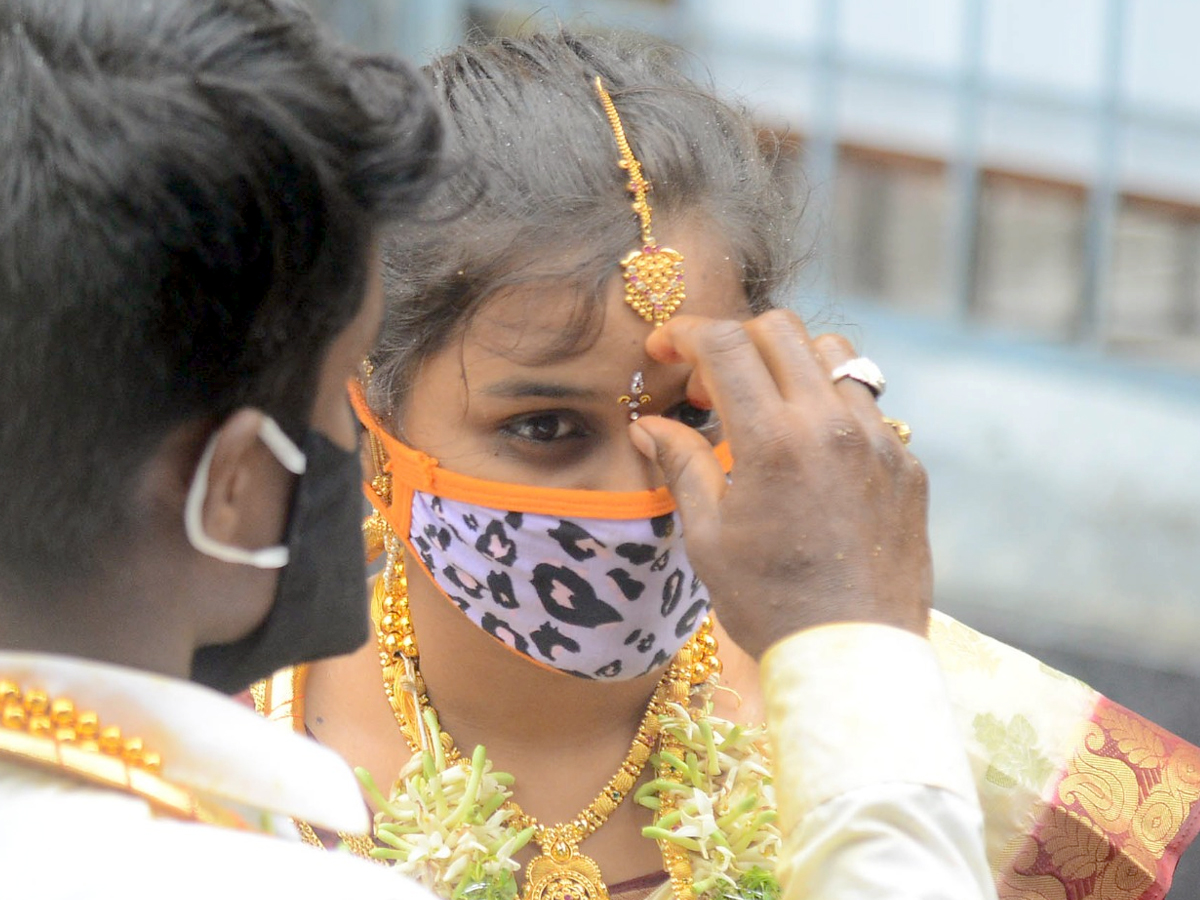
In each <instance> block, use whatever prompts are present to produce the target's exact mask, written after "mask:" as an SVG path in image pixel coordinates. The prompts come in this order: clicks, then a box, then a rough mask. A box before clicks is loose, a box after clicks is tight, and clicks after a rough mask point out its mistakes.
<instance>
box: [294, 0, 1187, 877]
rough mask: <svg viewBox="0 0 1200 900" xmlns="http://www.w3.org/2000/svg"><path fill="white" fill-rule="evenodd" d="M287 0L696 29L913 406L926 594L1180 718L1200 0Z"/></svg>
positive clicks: (823, 281) (436, 34) (380, 30)
mask: <svg viewBox="0 0 1200 900" xmlns="http://www.w3.org/2000/svg"><path fill="white" fill-rule="evenodd" d="M311 2H313V3H314V5H315V6H317V7H319V9H320V11H321V12H322V14H323V15H325V16H326V17H327V18H328V19H329V20H330V21H332V22H333V23H335V25H336V26H337V27H338V28H339V29H340V30H341V31H342V32H343V33H344V34H345V35H347V36H348V37H349V38H350V39H352V40H354V41H356V42H358V43H361V44H364V45H369V46H375V47H382V48H387V49H393V50H400V51H401V52H403V53H405V54H407V55H408V56H409V57H411V58H415V59H421V58H425V57H427V56H428V55H429V53H430V52H431V51H436V50H437V49H439V48H445V47H448V46H450V45H452V44H454V43H457V42H458V41H460V40H462V39H463V38H464V37H465V36H467V35H468V34H471V33H511V32H516V31H521V30H528V29H530V28H531V27H536V26H538V25H541V26H550V27H553V26H554V25H555V24H556V22H562V23H564V24H566V25H569V26H570V27H572V28H577V29H585V30H602V29H607V28H614V27H616V28H635V29H639V30H645V31H650V32H653V33H656V34H659V35H661V36H662V37H664V38H665V39H667V40H670V41H672V42H674V43H677V44H679V45H681V46H683V47H685V48H687V49H689V50H690V51H692V52H693V54H694V57H695V60H696V66H697V72H698V73H700V74H704V73H705V72H707V73H711V77H712V79H713V80H714V81H715V83H716V84H717V86H718V87H719V88H720V89H721V90H722V91H725V92H728V93H730V94H735V95H738V96H741V97H742V98H744V99H745V100H746V101H747V102H748V104H749V105H750V106H751V108H752V109H753V110H754V112H755V114H756V115H757V117H758V119H759V121H760V122H761V124H762V126H763V127H764V128H765V129H770V130H772V131H774V132H775V133H776V134H777V135H779V136H780V137H781V138H782V145H781V146H782V148H783V151H784V159H783V160H782V161H781V166H783V167H784V174H793V175H799V176H800V177H802V178H803V179H804V180H805V183H806V185H807V189H808V190H809V191H810V196H811V200H810V207H809V214H808V216H807V224H806V235H805V236H806V239H808V240H810V241H811V242H812V245H813V248H814V253H813V261H812V263H811V264H810V265H809V266H808V268H807V270H806V277H805V279H804V283H803V285H802V287H801V289H800V291H799V293H798V295H797V296H796V297H795V304H796V307H797V308H798V309H800V310H801V311H803V313H804V314H805V315H806V316H807V317H808V318H810V319H811V320H814V321H816V322H818V323H821V324H823V325H825V326H828V327H837V328H842V329H844V330H846V331H847V332H848V333H849V334H850V336H851V337H852V338H853V339H854V340H855V341H856V342H857V343H858V344H859V346H860V348H861V349H863V350H864V351H865V352H866V353H868V354H869V355H871V356H872V358H874V359H875V360H876V361H877V362H879V363H880V364H881V365H882V366H883V368H884V370H885V371H886V372H887V374H888V376H889V380H890V382H891V384H890V387H889V394H888V396H887V397H886V398H885V400H884V404H883V405H884V407H885V408H886V409H887V411H888V412H889V413H891V414H893V415H897V416H901V417H902V418H905V419H907V420H908V421H910V422H911V424H912V426H913V429H914V433H915V443H914V449H915V450H916V451H917V452H918V453H919V455H920V456H921V458H922V459H923V460H924V461H925V463H926V464H927V466H928V468H929V470H930V472H931V476H932V478H933V491H934V495H933V506H932V529H933V535H934V552H935V558H936V564H937V581H938V602H939V605H940V606H942V607H943V608H946V609H948V610H949V611H951V612H952V613H954V614H956V615H958V616H959V617H960V618H962V619H964V620H965V621H967V622H969V623H971V624H975V625H977V626H979V627H982V628H984V629H985V630H988V631H990V632H992V633H994V634H996V635H997V636H999V637H1001V638H1004V639H1006V640H1009V641H1010V642H1012V643H1016V644H1018V645H1021V646H1024V647H1027V648H1029V649H1031V650H1033V651H1035V652H1037V653H1038V654H1039V655H1041V656H1042V657H1043V658H1046V659H1047V660H1049V661H1051V662H1053V663H1055V664H1057V665H1059V666H1060V667H1063V668H1067V669H1068V670H1070V671H1072V672H1073V673H1074V674H1077V675H1080V676H1081V677H1084V678H1085V679H1086V680H1089V681H1090V682H1091V683H1093V684H1095V685H1096V686H1097V687H1099V688H1100V689H1102V690H1104V691H1105V692H1106V693H1108V694H1110V695H1111V696H1113V697H1114V698H1116V699H1118V700H1121V701H1123V702H1125V703H1127V704H1129V705H1131V706H1133V707H1135V708H1137V709H1138V710H1139V711H1142V712H1146V713H1147V714H1150V715H1151V716H1155V717H1157V718H1158V719H1159V720H1160V721H1162V722H1164V724H1167V725H1168V726H1169V727H1172V728H1174V729H1175V730H1176V731H1178V732H1180V733H1181V734H1184V735H1186V736H1187V737H1189V738H1190V739H1191V740H1193V741H1200V691H1197V689H1196V688H1197V686H1198V684H1200V682H1198V681H1197V678H1200V475H1198V474H1197V470H1198V469H1200V52H1198V51H1197V49H1196V40H1197V36H1198V35H1200V3H1197V2H1195V0H904V2H897V0H737V2H732V0H641V2H638V0H610V2H602V0H592V2H583V0H527V2H526V0H311ZM1197 868H1200V866H1198V867H1197ZM1185 874H1186V873H1185ZM1187 878H1189V879H1191V878H1192V875H1190V874H1187ZM1190 883H1191V884H1192V885H1193V886H1192V887H1186V885H1184V884H1183V883H1182V882H1181V884H1180V885H1179V886H1177V888H1176V889H1175V890H1173V891H1172V896H1177V897H1183V896H1189V897H1190V896H1200V887H1197V886H1196V881H1195V880H1193V881H1191V882H1190Z"/></svg>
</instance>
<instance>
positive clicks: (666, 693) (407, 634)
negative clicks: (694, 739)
mask: <svg viewBox="0 0 1200 900" xmlns="http://www.w3.org/2000/svg"><path fill="white" fill-rule="evenodd" d="M384 545H385V548H386V549H387V551H388V562H387V566H386V567H385V568H384V570H383V573H382V575H381V577H380V578H379V579H378V580H377V581H376V583H375V596H374V603H373V613H374V617H375V622H376V633H377V636H378V641H379V657H380V666H381V669H382V672H383V687H384V693H385V695H386V696H387V700H388V704H389V705H390V706H391V708H392V713H393V714H394V715H395V717H396V723H397V724H398V725H399V727H400V730H401V732H402V733H403V734H404V737H405V739H406V740H407V741H408V743H409V746H410V747H411V748H412V749H413V751H414V752H421V751H422V750H424V749H426V748H427V747H428V743H429V740H430V735H429V733H428V731H427V730H426V728H425V724H424V715H423V712H424V710H426V709H432V705H431V704H430V701H429V696H428V694H427V693H426V690H425V682H424V679H423V678H422V677H421V673H420V668H419V659H420V653H419V650H418V647H417V640H416V634H415V633H414V631H413V626H412V619H411V617H410V615H409V610H408V578H407V575H406V573H405V568H404V555H403V550H402V547H401V544H400V540H399V538H398V537H397V536H396V535H395V533H394V532H390V531H389V533H388V534H387V535H386V537H385V538H384ZM716 651H717V641H716V638H715V637H714V636H713V634H712V621H711V619H706V620H705V621H704V623H703V624H702V626H701V628H700V630H699V631H698V632H697V633H696V635H694V636H693V637H692V638H691V639H690V640H689V641H688V643H687V644H686V645H685V646H684V648H683V649H682V650H681V651H680V652H679V653H678V654H677V655H676V657H675V659H674V660H673V661H672V663H671V665H670V667H669V668H668V669H667V672H666V674H665V675H663V677H662V679H661V680H660V681H659V683H658V686H657V687H656V688H655V691H654V695H653V696H652V697H651V700H650V702H649V704H648V705H647V707H646V712H645V715H644V716H643V717H642V721H641V723H640V724H639V726H638V729H637V733H636V734H635V735H634V738H633V741H632V742H631V743H630V747H629V752H628V753H627V754H626V756H625V759H624V760H623V761H622V762H621V765H620V767H619V768H618V769H617V772H616V774H615V775H613V777H612V778H610V779H609V781H608V783H607V784H605V786H604V787H603V788H602V789H601V790H600V792H599V793H598V794H597V795H596V797H595V798H594V799H593V800H592V802H591V803H589V804H588V805H587V806H586V807H585V808H584V809H583V810H582V811H581V812H580V813H579V815H578V816H576V817H575V818H574V819H571V820H569V821H567V822H561V823H558V824H555V825H545V824H542V823H540V822H538V821H537V819H536V818H534V817H533V816H531V815H529V814H528V813H526V812H525V811H524V810H522V809H521V807H520V806H519V805H518V804H517V803H516V802H515V801H513V800H509V801H508V803H507V804H506V805H507V806H508V807H509V808H510V809H511V810H512V811H513V812H514V814H515V815H514V816H513V817H512V823H513V825H514V827H516V828H518V829H521V830H523V829H525V828H529V827H533V828H534V829H535V830H534V840H535V841H536V842H537V843H538V845H539V846H540V847H541V850H542V855H541V856H539V857H537V858H535V859H534V860H533V861H532V862H531V863H530V864H529V868H528V870H527V872H526V879H525V881H526V885H525V892H524V897H525V900H557V898H562V897H567V896H572V897H576V898H579V900H605V898H607V897H608V890H607V887H606V886H605V884H604V882H603V879H602V877H601V874H600V869H599V867H598V866H597V865H596V863H595V861H594V860H592V859H590V858H589V857H587V856H584V855H583V854H581V853H579V851H578V848H577V846H576V845H577V844H579V842H581V841H582V840H583V839H584V838H586V837H587V836H589V835H590V834H592V833H594V832H595V831H596V829H598V828H599V827H600V826H601V825H603V824H604V823H605V822H606V821H607V820H608V817H609V816H610V815H612V813H613V812H614V811H615V810H616V808H617V807H618V806H619V805H620V804H621V802H622V801H623V800H624V799H625V797H626V796H627V795H628V793H629V791H630V790H631V789H632V788H633V786H634V784H635V783H636V782H637V780H638V778H639V777H640V776H641V773H642V771H643V769H644V768H645V766H646V763H647V761H648V760H649V759H650V755H651V753H652V752H653V748H654V745H655V743H656V742H657V741H658V740H659V738H660V731H661V727H660V721H661V717H662V715H663V714H664V713H665V712H666V711H667V708H668V705H669V704H672V703H677V704H681V705H686V704H687V703H688V701H689V697H690V694H691V690H692V687H693V686H694V685H699V684H704V683H706V682H708V680H709V679H710V678H711V677H712V676H713V675H715V674H717V673H719V672H720V660H719V659H718V658H717V654H716ZM440 737H441V743H442V750H443V752H444V754H445V756H446V760H447V762H450V763H455V762H457V761H458V760H460V759H461V758H462V756H461V753H460V752H459V750H458V748H457V747H456V746H455V744H454V740H453V738H451V737H450V735H449V734H448V733H447V732H446V731H444V730H442V731H441V733H440ZM671 744H672V747H674V742H671ZM667 749H670V748H667ZM675 749H678V748H675ZM664 768H666V769H667V770H668V772H667V774H666V777H667V778H668V779H670V780H681V779H682V776H681V775H678V773H672V772H671V771H669V770H670V767H669V766H666V767H664ZM660 802H661V805H662V808H661V809H660V811H659V813H658V815H657V816H656V818H661V817H662V816H663V815H664V814H666V813H667V812H669V811H670V810H671V809H672V808H673V801H672V800H671V797H670V796H668V795H663V796H661V797H660ZM658 843H659V849H660V852H661V853H662V857H663V862H664V868H665V869H666V871H667V874H668V875H669V877H670V878H671V883H672V887H673V888H674V891H675V897H676V898H677V900H694V892H693V891H692V887H691V881H692V879H691V864H690V862H689V860H688V858H687V853H686V851H684V850H682V849H681V848H679V847H677V846H676V845H675V844H673V843H671V842H669V841H659V842H658Z"/></svg>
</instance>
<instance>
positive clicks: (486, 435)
mask: <svg viewBox="0 0 1200 900" xmlns="http://www.w3.org/2000/svg"><path fill="white" fill-rule="evenodd" d="M660 240H662V241H663V243H664V244H665V245H666V246H669V247H673V248H674V249H676V250H678V251H679V252H680V253H682V254H683V256H684V276H685V285H686V290H687V299H686V300H685V301H684V304H683V306H682V307H681V308H680V313H690V314H693V315H700V316H709V317H713V318H727V319H728V318H733V319H746V318H749V316H750V307H749V303H748V302H747V299H746V294H745V292H744V290H743V289H742V286H741V282H740V277H739V276H740V270H739V267H738V266H737V264H736V263H735V262H734V261H733V255H732V254H731V253H730V252H729V250H728V248H727V247H726V245H725V243H724V242H723V241H721V240H719V239H716V238H713V237H712V236H710V235H709V234H708V233H707V232H706V230H704V229H702V228H699V227H695V226H693V227H684V228H680V229H677V230H672V231H668V232H667V233H666V234H665V235H661V236H660ZM622 288H623V282H622V280H621V277H620V275H619V274H616V275H614V276H613V277H612V278H611V279H610V280H609V282H608V284H607V285H606V286H605V290H604V302H605V315H604V324H603V328H602V329H601V331H600V333H599V336H598V338H597V340H596V341H595V342H594V343H592V344H591V346H589V347H587V349H585V350H583V351H581V352H576V353H574V354H573V355H569V356H565V357H563V356H560V357H557V358H555V359H554V360H553V361H551V362H549V363H542V362H540V360H545V359H546V358H547V351H548V350H549V349H551V348H553V347H554V345H555V344H556V343H557V342H558V341H559V340H560V339H561V335H562V334H563V332H564V330H565V329H567V328H569V327H570V325H571V319H572V314H573V312H574V310H575V305H576V302H577V298H576V295H575V293H574V291H572V290H570V289H563V288H561V287H556V286H555V285H554V284H552V283H545V282H542V283H534V284H528V285H522V286H520V287H519V288H516V289H512V290H505V291H501V292H499V293H498V294H497V295H496V297H494V298H493V299H491V300H489V301H488V302H487V303H486V305H485V306H484V307H483V308H482V309H481V310H480V312H479V313H478V315H476V316H475V318H474V319H473V320H472V321H471V323H470V325H469V327H468V328H467V330H466V333H465V334H464V335H463V337H462V340H461V341H456V342H451V343H450V344H449V345H448V346H447V347H446V348H445V349H444V350H442V351H441V352H440V353H437V354H435V355H433V356H431V357H430V358H429V359H427V360H426V361H425V362H424V364H423V365H422V366H421V368H420V369H419V371H418V374H417V377H416V380H415V383H414V384H413V385H412V386H411V389H410V391H409V393H408V399H407V402H406V403H405V408H404V413H403V416H402V419H401V422H400V425H401V436H402V437H403V439H404V440H405V442H406V443H408V444H409V445H410V446H412V447H415V448H416V449H418V450H422V451H424V452H426V453H428V454H430V455H431V456H434V457H436V458H437V459H438V460H439V462H440V463H441V465H442V466H443V467H445V468H446V469H449V470H451V471H454V472H460V473H463V474H466V475H473V476H475V477H478V478H486V479H490V480H493V481H504V482H511V483H516V484H536V485H540V486H544V487H557V488H578V489H589V490H616V491H631V490H640V489H644V488H652V487H658V486H659V485H661V483H662V481H661V477H660V476H659V475H658V474H657V470H656V469H655V468H654V467H653V466H652V465H651V464H650V463H649V462H648V461H647V460H646V459H645V458H644V457H643V456H641V454H639V453H638V452H637V450H636V449H635V448H634V446H633V444H632V443H631V442H630V440H629V434H628V428H629V421H630V420H629V410H628V408H627V407H626V406H624V405H622V404H621V403H620V402H619V398H620V397H621V396H622V395H625V394H629V393H630V382H631V379H632V377H633V375H634V373H635V372H637V371H641V372H642V373H643V378H644V381H645V388H644V391H643V393H646V394H649V395H650V397H651V400H650V402H649V403H647V404H645V405H644V406H643V407H642V408H641V410H640V412H642V413H647V414H656V415H666V416H672V417H675V418H678V419H680V420H682V421H684V422H685V423H687V424H689V425H692V426H693V427H696V428H698V429H700V430H701V431H703V432H704V433H705V434H706V435H708V436H710V437H711V439H712V440H713V441H714V442H716V441H717V440H719V439H720V423H719V422H718V421H716V417H715V414H713V413H711V412H709V411H706V410H700V409H697V408H695V407H693V406H691V405H690V404H688V402H687V398H686V396H685V387H686V383H687V377H688V374H689V372H690V369H689V368H688V367H687V366H683V365H660V364H659V363H656V362H652V361H651V360H650V358H649V357H647V356H646V352H645V349H644V346H643V344H644V342H645V339H646V336H647V335H648V334H649V333H650V330H651V326H650V325H649V324H648V323H647V322H645V321H644V320H643V319H642V318H641V317H639V316H638V315H637V314H636V313H635V312H633V310H631V309H630V308H629V307H628V306H627V305H626V304H625V302H624V294H623V290H622ZM535 361H539V362H535Z"/></svg>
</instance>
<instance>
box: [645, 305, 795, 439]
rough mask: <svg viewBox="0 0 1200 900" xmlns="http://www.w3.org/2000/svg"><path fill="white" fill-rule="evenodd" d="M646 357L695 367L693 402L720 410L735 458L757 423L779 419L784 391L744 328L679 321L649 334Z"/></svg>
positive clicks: (688, 319)
mask: <svg viewBox="0 0 1200 900" xmlns="http://www.w3.org/2000/svg"><path fill="white" fill-rule="evenodd" d="M646 352H647V353H648V354H649V355H650V357H651V358H652V359H656V360H658V361H659V362H663V363H688V364H690V365H691V366H692V367H693V369H694V372H693V374H692V376H691V378H690V379H689V382H688V384H689V387H688V399H689V400H693V398H694V399H695V400H699V401H705V400H706V401H707V405H710V406H712V407H714V408H715V409H716V410H717V414H718V415H719V416H720V417H721V421H722V422H724V423H725V425H726V427H727V429H728V431H727V433H728V435H729V441H730V444H731V446H732V447H733V449H734V451H735V454H736V451H737V450H738V444H739V443H740V442H741V441H742V440H745V439H747V438H746V436H747V435H750V434H752V433H753V430H754V426H755V423H761V422H763V421H770V420H774V419H775V418H776V416H775V409H774V408H773V406H774V405H775V404H778V403H779V402H780V394H779V388H778V386H777V385H776V384H775V380H774V378H773V377H772V376H771V372H770V370H769V369H768V368H767V365H766V362H765V361H764V360H763V357H762V354H761V352H760V351H759V348H758V347H757V346H756V345H755V343H754V341H753V340H752V339H751V337H750V334H749V332H747V331H746V329H745V328H744V327H743V326H742V324H741V323H739V322H731V321H727V320H716V319H704V318H700V317H698V316H676V317H674V318H673V319H671V321H670V322H668V323H667V324H666V325H664V326H663V327H662V328H656V329H654V331H652V332H651V333H650V336H649V337H648V338H647V339H646ZM698 405H700V404H698Z"/></svg>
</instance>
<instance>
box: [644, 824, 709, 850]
mask: <svg viewBox="0 0 1200 900" xmlns="http://www.w3.org/2000/svg"><path fill="white" fill-rule="evenodd" d="M642 836H643V837H648V838H653V839H654V840H656V841H670V842H671V843H672V844H676V845H678V846H680V847H682V848H683V849H685V850H691V851H692V852H693V853H699V852H700V842H699V841H698V840H696V839H695V838H692V837H686V836H684V835H682V834H676V833H675V832H673V831H667V829H665V828H659V827H657V826H655V825H647V826H646V827H645V828H643V829H642Z"/></svg>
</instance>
